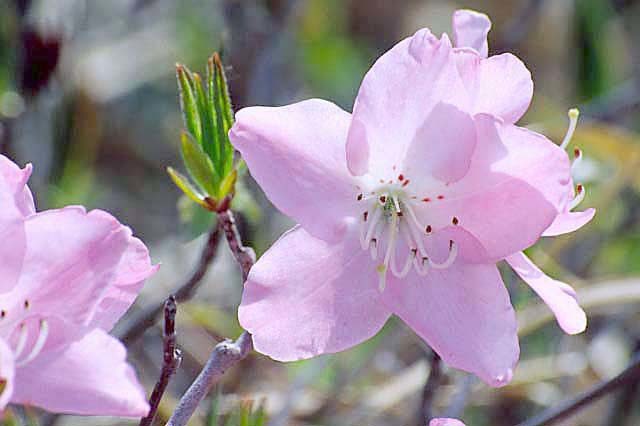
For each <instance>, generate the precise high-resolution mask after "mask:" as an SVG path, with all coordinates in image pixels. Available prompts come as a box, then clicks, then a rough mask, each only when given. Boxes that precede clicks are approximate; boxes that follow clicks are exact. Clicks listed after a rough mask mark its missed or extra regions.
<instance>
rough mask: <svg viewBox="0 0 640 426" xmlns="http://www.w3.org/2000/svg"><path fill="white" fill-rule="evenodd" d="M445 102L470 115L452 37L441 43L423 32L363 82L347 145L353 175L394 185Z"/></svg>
mask: <svg viewBox="0 0 640 426" xmlns="http://www.w3.org/2000/svg"><path fill="white" fill-rule="evenodd" d="M440 101H445V102H447V103H450V104H452V105H456V106H458V107H459V108H461V109H463V110H465V107H466V105H467V103H468V102H467V93H466V90H465V88H464V86H463V85H462V81H461V78H460V76H459V74H458V72H457V71H456V64H455V60H454V57H453V52H452V47H451V43H450V41H449V39H448V38H447V36H446V35H443V37H442V39H440V40H439V39H437V38H436V37H434V36H433V35H432V34H431V33H430V32H429V30H426V29H423V30H420V31H418V32H417V33H416V34H415V35H414V36H413V37H410V38H407V39H405V40H403V41H401V42H400V43H398V44H397V45H395V46H394V47H393V48H392V49H391V50H389V51H388V52H387V53H385V54H384V55H382V57H380V58H379V59H378V60H377V61H376V63H375V64H374V65H373V67H371V69H370V70H369V72H368V73H367V74H366V76H365V77H364V80H363V81H362V85H361V86H360V90H359V92H358V97H357V99H356V102H355V105H354V109H353V124H352V129H351V131H350V133H349V139H348V141H347V153H348V161H349V168H350V170H351V171H352V172H354V173H355V174H356V175H360V174H364V173H365V171H369V172H370V173H372V174H373V175H375V176H376V177H377V178H380V179H384V180H388V179H395V178H396V176H397V171H396V170H395V169H394V166H395V167H396V168H397V167H399V166H401V165H402V162H403V160H404V158H405V155H406V151H407V149H408V147H409V145H410V143H411V141H412V140H413V137H414V135H415V134H416V130H417V129H419V128H420V127H421V126H422V125H423V124H424V122H425V120H426V118H427V116H428V115H429V113H430V112H431V110H432V109H433V107H434V106H435V105H436V104H437V103H438V102H440ZM355 126H357V128H356V129H354V127H355ZM364 164H366V165H367V166H366V167H365V166H364Z"/></svg>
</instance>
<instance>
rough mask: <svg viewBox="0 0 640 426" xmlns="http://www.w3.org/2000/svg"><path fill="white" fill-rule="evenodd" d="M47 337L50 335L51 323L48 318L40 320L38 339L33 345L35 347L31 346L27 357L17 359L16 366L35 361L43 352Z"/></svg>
mask: <svg viewBox="0 0 640 426" xmlns="http://www.w3.org/2000/svg"><path fill="white" fill-rule="evenodd" d="M47 337H49V323H48V322H47V321H46V320H40V332H39V333H38V339H37V340H36V343H35V344H34V345H33V348H31V352H30V353H29V355H28V356H27V357H26V358H24V359H22V360H20V361H16V367H21V366H23V365H25V364H28V363H30V362H31V361H33V360H34V359H35V358H36V357H37V356H38V355H40V352H42V349H43V348H44V345H45V343H47Z"/></svg>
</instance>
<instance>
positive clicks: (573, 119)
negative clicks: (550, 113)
mask: <svg viewBox="0 0 640 426" xmlns="http://www.w3.org/2000/svg"><path fill="white" fill-rule="evenodd" d="M579 116H580V111H578V109H577V108H571V109H570V110H569V128H568V129H567V134H566V135H565V136H564V139H563V140H562V143H561V144H560V148H562V149H566V148H567V146H569V143H571V138H573V133H574V132H575V131H576V126H577V125H578V117H579Z"/></svg>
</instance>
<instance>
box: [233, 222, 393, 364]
mask: <svg viewBox="0 0 640 426" xmlns="http://www.w3.org/2000/svg"><path fill="white" fill-rule="evenodd" d="M377 286H378V280H377V275H376V272H375V266H374V265H373V263H372V261H371V260H370V258H369V253H368V252H367V251H365V250H362V249H360V245H359V241H358V237H357V235H354V234H353V232H349V233H348V234H347V237H346V238H345V239H344V240H343V241H341V242H339V243H335V244H329V243H326V242H324V241H322V240H319V239H316V238H314V237H312V236H311V235H309V234H308V233H307V232H306V231H305V230H304V229H302V228H300V227H296V228H293V229H292V230H290V231H289V232H287V233H285V234H284V235H283V236H282V237H281V238H280V239H279V240H278V241H277V242H276V243H275V244H274V245H273V246H272V247H271V248H270V249H269V250H268V251H267V252H266V253H265V254H264V255H263V256H262V257H261V258H260V260H258V262H257V263H256V264H255V266H254V267H253V268H252V269H251V273H250V274H249V279H248V280H247V282H246V284H245V289H244V294H243V296H242V304H241V305H240V308H239V311H238V316H239V319H240V324H241V325H242V327H244V328H245V329H246V330H248V331H250V332H251V333H252V334H253V344H254V347H255V349H256V350H257V351H258V352H261V353H263V354H266V355H269V356H270V357H272V358H273V359H276V360H279V361H293V360H298V359H304V358H310V357H313V356H316V355H320V354H324V353H334V352H338V351H341V350H344V349H347V348H349V347H351V346H354V345H356V344H358V343H360V342H362V341H364V340H366V339H368V338H369V337H371V336H373V335H374V334H376V333H377V332H378V330H380V328H381V327H382V326H383V325H384V323H385V322H386V320H387V318H388V317H389V312H388V311H387V310H386V308H385V307H384V306H383V305H382V304H381V303H380V292H379V291H378V287H377Z"/></svg>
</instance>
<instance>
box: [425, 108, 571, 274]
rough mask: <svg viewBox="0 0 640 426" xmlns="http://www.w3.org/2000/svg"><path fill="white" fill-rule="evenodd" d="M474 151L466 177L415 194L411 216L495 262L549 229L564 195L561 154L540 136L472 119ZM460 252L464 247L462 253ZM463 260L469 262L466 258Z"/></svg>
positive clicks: (566, 179) (565, 168)
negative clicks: (477, 246) (464, 239)
mask: <svg viewBox="0 0 640 426" xmlns="http://www.w3.org/2000/svg"><path fill="white" fill-rule="evenodd" d="M475 119H476V125H477V132H478V139H477V147H476V150H475V152H474V156H473V158H472V161H471V166H470V168H469V172H468V173H467V174H466V175H465V177H464V178H463V179H461V180H459V181H458V182H456V183H454V184H452V185H449V186H448V187H442V188H439V190H440V191H441V195H442V199H438V197H437V193H429V194H425V193H419V194H417V195H418V199H422V198H423V197H429V198H430V200H431V201H430V202H428V203H419V205H418V208H417V212H418V214H419V215H420V217H421V218H422V220H423V221H424V222H426V223H428V224H431V225H432V226H433V227H434V229H439V228H441V227H446V226H449V225H451V223H452V218H454V217H455V218H457V223H458V225H457V226H459V227H462V228H464V229H465V230H467V231H468V232H470V233H471V234H472V235H473V236H474V237H475V238H476V239H477V240H478V241H479V242H480V243H481V244H482V245H483V246H484V248H485V249H486V253H485V254H486V255H487V256H488V257H485V258H478V259H474V260H473V261H475V262H487V261H489V262H495V261H497V260H500V259H503V258H504V257H506V256H508V255H509V254H512V253H514V252H517V251H520V250H523V249H525V248H527V247H529V246H531V245H532V244H534V243H535V242H536V241H537V240H538V239H539V238H540V236H541V235H542V233H543V232H544V231H545V230H546V229H547V228H548V227H549V225H551V223H552V222H553V221H554V219H555V218H556V216H557V215H558V212H559V211H561V206H562V205H563V204H564V202H565V198H566V193H567V192H568V191H569V190H570V187H571V179H570V164H569V161H568V158H567V155H566V154H565V153H564V151H563V150H561V149H560V148H559V147H558V146H557V145H555V144H554V143H553V142H551V141H549V140H547V139H546V138H544V137H543V136H541V135H538V134H536V133H534V132H531V131H528V130H526V129H522V128H519V127H516V126H513V125H505V124H501V123H499V122H498V121H496V119H495V118H493V117H491V116H489V115H478V116H476V118H475ZM463 249H464V248H463ZM468 260H472V259H471V258H468Z"/></svg>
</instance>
